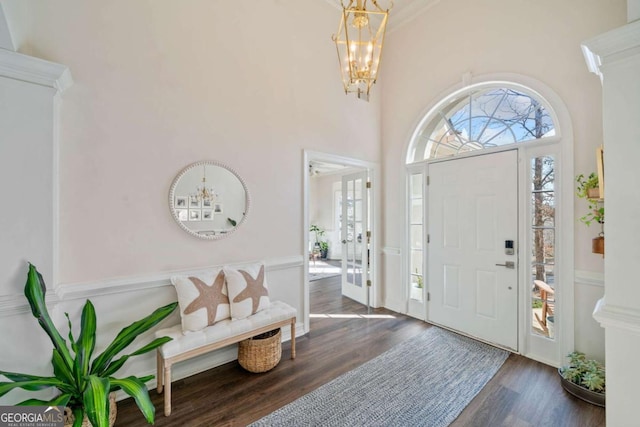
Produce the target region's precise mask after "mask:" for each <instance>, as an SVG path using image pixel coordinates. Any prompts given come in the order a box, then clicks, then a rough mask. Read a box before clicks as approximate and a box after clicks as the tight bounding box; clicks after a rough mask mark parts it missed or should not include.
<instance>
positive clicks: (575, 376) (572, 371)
mask: <svg viewBox="0 0 640 427" xmlns="http://www.w3.org/2000/svg"><path fill="white" fill-rule="evenodd" d="M568 357H569V364H568V365H566V366H563V367H562V368H560V369H558V372H559V373H560V377H561V382H562V388H564V389H565V390H566V391H567V392H569V393H571V394H572V395H574V396H575V397H577V398H579V399H582V400H584V401H586V402H589V403H592V404H594V405H597V406H603V407H604V406H605V369H604V366H603V365H602V364H601V363H600V362H598V361H596V360H592V359H587V357H586V356H585V354H584V353H581V352H579V351H574V352H573V353H569V355H568Z"/></svg>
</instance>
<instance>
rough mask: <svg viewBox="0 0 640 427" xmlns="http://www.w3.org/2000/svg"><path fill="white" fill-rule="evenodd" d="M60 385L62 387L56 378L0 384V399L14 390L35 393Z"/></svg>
mask: <svg viewBox="0 0 640 427" xmlns="http://www.w3.org/2000/svg"><path fill="white" fill-rule="evenodd" d="M60 385H63V386H64V383H62V382H61V381H60V380H59V379H57V378H40V379H37V380H30V381H16V382H10V383H8V382H0V397H1V396H4V395H5V394H7V393H9V392H10V391H11V390H13V389H14V388H22V389H24V390H29V391H35V390H42V389H43V388H47V387H58V386H60Z"/></svg>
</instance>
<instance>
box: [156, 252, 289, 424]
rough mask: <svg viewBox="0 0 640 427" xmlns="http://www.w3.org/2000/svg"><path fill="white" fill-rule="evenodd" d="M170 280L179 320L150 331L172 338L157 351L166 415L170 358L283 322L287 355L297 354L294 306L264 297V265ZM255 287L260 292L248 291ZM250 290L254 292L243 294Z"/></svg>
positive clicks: (183, 357)
mask: <svg viewBox="0 0 640 427" xmlns="http://www.w3.org/2000/svg"><path fill="white" fill-rule="evenodd" d="M171 280H172V282H173V284H174V285H175V286H176V290H177V292H178V301H179V303H180V312H181V313H180V314H181V318H182V324H180V325H175V326H172V327H170V328H166V329H160V330H158V331H156V333H155V335H156V337H158V338H159V337H171V338H172V340H171V341H169V342H167V343H165V344H164V345H162V346H161V347H159V348H158V351H157V358H158V360H157V372H158V376H157V382H158V393H162V391H163V389H164V414H165V416H169V415H170V414H171V367H172V366H173V364H175V363H178V362H182V361H185V360H188V359H191V358H193V357H196V356H200V355H202V354H205V353H208V352H211V351H214V350H217V349H220V348H223V347H226V346H228V345H231V344H235V343H237V342H240V341H243V340H245V339H248V338H251V337H253V336H255V335H259V334H261V333H264V332H267V331H270V330H273V329H276V328H279V327H283V326H286V325H290V326H291V358H292V359H294V358H295V357H296V330H295V328H296V315H297V312H296V309H295V308H293V307H291V306H289V305H288V304H286V303H284V302H282V301H270V300H269V298H268V293H267V291H266V289H267V287H266V280H264V266H263V265H260V264H258V265H248V266H247V267H245V269H242V270H240V269H238V270H235V269H231V268H227V267H225V268H224V270H223V269H217V270H212V271H210V272H207V273H206V274H201V275H199V276H196V277H193V276H190V277H173V278H172V279H171ZM207 283H211V285H208V284H207ZM227 285H228V290H227ZM262 288H264V291H263V290H262ZM255 289H258V290H259V292H253V290H255ZM249 290H252V292H253V293H251V295H250V296H246V295H247V292H248V291H249ZM258 294H259V296H256V295H258Z"/></svg>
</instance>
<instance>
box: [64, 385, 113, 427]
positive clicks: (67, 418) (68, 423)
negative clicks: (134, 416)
mask: <svg viewBox="0 0 640 427" xmlns="http://www.w3.org/2000/svg"><path fill="white" fill-rule="evenodd" d="M117 413H118V405H117V404H116V394H115V393H109V427H113V425H114V424H115V422H116V414H117ZM74 421H75V417H74V416H73V412H72V411H71V409H70V408H64V427H72V426H73V422H74ZM82 427H93V425H92V424H91V423H90V422H89V419H88V418H87V416H86V415H85V416H84V419H83V420H82Z"/></svg>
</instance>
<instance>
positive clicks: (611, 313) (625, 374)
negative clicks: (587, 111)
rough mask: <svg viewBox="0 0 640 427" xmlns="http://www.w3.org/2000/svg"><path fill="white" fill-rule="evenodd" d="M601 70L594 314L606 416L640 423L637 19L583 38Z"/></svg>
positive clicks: (610, 421)
mask: <svg viewBox="0 0 640 427" xmlns="http://www.w3.org/2000/svg"><path fill="white" fill-rule="evenodd" d="M585 44H586V46H587V47H589V50H590V51H591V52H593V53H594V54H596V55H598V56H599V59H600V60H601V62H602V66H601V67H600V72H602V73H603V76H604V80H603V88H602V92H603V126H604V161H605V165H604V168H605V187H606V190H605V203H606V212H607V219H606V223H605V238H606V241H605V251H606V258H605V296H604V298H603V299H602V300H601V301H600V302H599V304H598V307H597V309H596V311H595V312H594V317H596V319H598V321H600V323H601V324H602V325H603V326H604V327H605V328H606V357H607V423H608V424H609V425H612V426H631V425H636V424H637V405H638V399H639V398H640V393H639V392H638V389H637V387H636V386H635V385H636V384H637V383H638V382H639V381H640V370H638V369H636V368H631V369H630V368H629V367H630V366H633V363H634V361H636V360H637V354H638V352H640V288H639V287H638V284H637V280H636V277H637V264H638V259H640V246H638V242H637V240H638V236H639V235H640V224H639V223H638V217H639V216H640V198H639V197H638V188H639V186H640V177H638V174H637V170H638V167H637V164H638V158H639V157H640V145H639V144H638V141H640V123H639V122H638V120H637V118H638V117H639V116H640V102H639V101H638V100H639V99H640V81H639V80H638V75H640V54H639V52H640V21H634V22H632V23H630V24H628V25H625V26H621V27H620V28H617V29H615V30H613V31H610V32H608V33H604V34H601V35H597V36H595V37H593V38H592V39H590V40H588V41H586V42H585Z"/></svg>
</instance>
